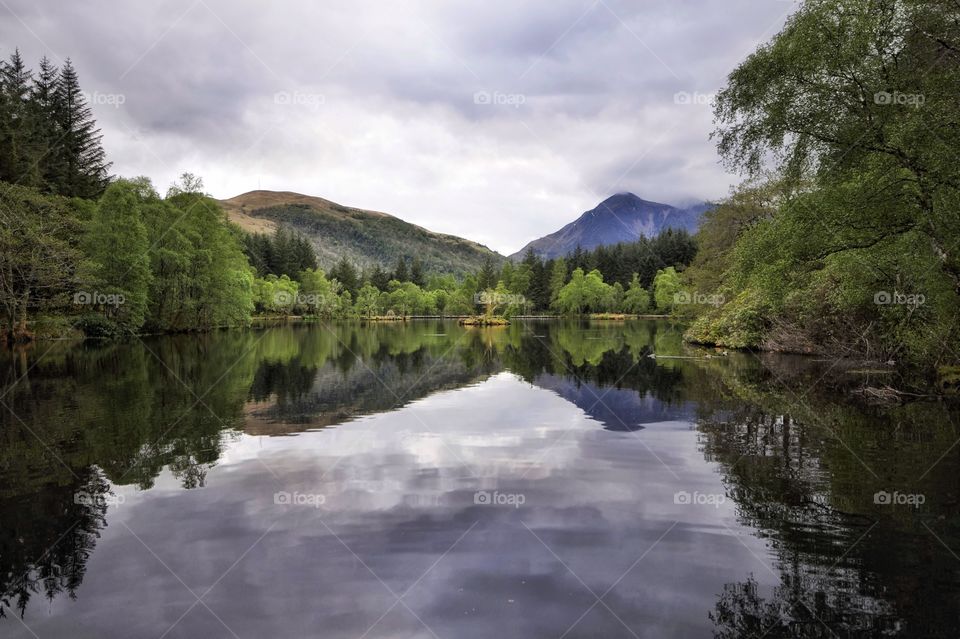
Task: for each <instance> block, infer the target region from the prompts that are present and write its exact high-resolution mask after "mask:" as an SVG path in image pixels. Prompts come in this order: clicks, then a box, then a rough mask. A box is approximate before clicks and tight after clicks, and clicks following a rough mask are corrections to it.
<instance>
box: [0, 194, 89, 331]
mask: <svg viewBox="0 0 960 639" xmlns="http://www.w3.org/2000/svg"><path fill="white" fill-rule="evenodd" d="M79 237H80V223H79V221H78V219H77V215H76V212H75V211H74V210H73V209H72V208H71V206H70V203H69V202H68V201H67V200H65V199H63V198H60V197H45V196H42V195H40V194H39V193H37V192H36V191H35V190H33V189H28V188H24V187H19V186H13V185H9V184H0V313H2V316H0V324H2V330H3V334H4V336H5V339H6V340H7V341H21V340H27V339H29V338H30V331H29V328H28V326H27V322H28V319H29V318H30V317H31V316H32V315H34V314H36V313H42V312H51V311H54V310H58V309H64V308H68V307H69V305H70V302H71V299H70V296H71V295H72V294H73V292H74V287H75V284H76V277H77V271H78V269H79V267H80V262H81V258H82V255H81V252H80V251H79V248H78V246H77V238H79Z"/></svg>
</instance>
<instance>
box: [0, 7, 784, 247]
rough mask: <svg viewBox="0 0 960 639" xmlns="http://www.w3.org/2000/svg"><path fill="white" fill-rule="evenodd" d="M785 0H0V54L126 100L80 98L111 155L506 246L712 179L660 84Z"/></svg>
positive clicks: (704, 192) (706, 194) (230, 190)
mask: <svg viewBox="0 0 960 639" xmlns="http://www.w3.org/2000/svg"><path fill="white" fill-rule="evenodd" d="M791 6H792V5H791V4H790V3H787V2H777V1H760V0H731V1H730V2H713V1H710V0H678V1H675V2H670V3H638V2H633V1H630V0H603V2H600V1H592V0H530V1H529V2H523V3H517V2H507V1H506V0H504V1H496V2H484V3H478V2H467V1H462V2H442V3H441V2H432V1H427V0H423V1H420V2H410V3H404V4H403V5H402V6H401V5H393V4H386V3H378V2H358V1H356V0H337V1H333V2H324V3H307V2H302V3H280V4H274V5H270V6H269V7H265V6H264V5H262V4H260V3H254V2H230V1H228V0H204V1H203V2H196V3H194V2H193V0H163V1H151V2H136V3H132V2H119V1H118V0H94V1H92V2H88V3H84V4H83V5H81V4H77V3H66V4H64V3H62V2H55V1H54V0H9V1H8V3H6V5H5V6H4V7H0V15H3V20H2V21H0V42H3V43H4V44H5V45H6V46H5V47H4V48H3V49H2V50H0V53H2V54H4V55H6V54H8V53H9V51H10V49H11V48H12V46H14V45H19V46H20V47H21V49H22V51H23V53H24V55H25V56H26V57H27V59H28V60H30V61H31V63H32V64H34V65H35V64H36V60H37V59H38V58H39V57H40V56H41V55H43V54H47V55H50V56H51V58H53V59H55V60H62V59H64V58H66V57H68V56H69V57H71V58H72V59H73V61H74V63H75V65H76V66H77V68H78V71H79V73H80V77H81V82H82V84H83V86H84V88H85V89H87V90H88V91H98V92H101V93H122V94H123V95H124V96H125V102H124V104H123V105H122V106H121V107H119V108H112V107H109V106H107V107H105V106H103V105H95V112H96V115H97V117H98V119H99V121H100V124H101V126H102V128H103V131H104V143H105V145H106V147H107V151H108V153H109V154H110V156H111V159H113V160H114V170H115V171H117V172H118V173H121V174H147V175H150V176H152V177H154V179H155V181H156V182H157V183H158V185H159V186H161V187H163V186H165V184H166V182H167V181H168V180H169V179H171V178H172V177H173V175H175V174H176V172H177V171H178V170H186V169H190V170H194V171H196V172H199V173H202V174H204V175H205V176H206V178H207V179H206V183H207V187H208V188H209V189H210V190H211V191H212V192H213V193H214V194H216V195H218V196H223V197H227V196H230V195H234V194H236V193H238V192H241V191H244V190H249V189H252V188H256V187H257V184H258V183H259V182H261V180H263V181H265V182H266V183H264V184H262V186H263V187H264V188H277V189H299V190H304V191H307V192H310V193H312V194H316V195H321V196H324V197H330V198H334V199H338V200H340V201H343V202H344V203H346V204H351V205H356V206H369V207H374V208H378V209H380V210H385V211H388V212H391V213H395V214H399V215H401V216H403V217H405V218H406V219H409V220H410V221H412V222H415V223H418V224H422V225H424V226H427V227H429V228H434V229H436V230H440V231H445V232H453V233H457V234H460V235H464V236H467V237H470V238H472V239H478V240H480V241H484V242H488V243H490V244H491V245H492V246H493V247H494V248H497V249H498V250H501V251H508V250H510V249H511V248H513V247H516V246H521V245H523V244H524V243H525V242H526V241H527V240H529V239H532V237H535V236H538V235H542V234H545V233H547V232H551V231H553V230H555V228H556V227H557V226H559V224H558V223H563V222H566V221H569V220H570V219H573V218H574V217H575V216H576V215H577V214H579V212H580V211H582V210H585V209H588V208H591V207H592V206H594V205H595V204H596V198H597V197H598V196H599V197H604V196H606V195H609V192H605V190H606V189H611V188H613V189H614V190H617V191H620V190H632V191H634V192H637V193H638V194H640V195H642V196H643V197H646V198H673V199H684V198H691V197H700V198H711V197H720V196H722V195H724V194H725V193H726V192H727V190H728V188H729V185H730V184H731V183H733V182H736V181H737V178H736V176H731V175H727V174H725V173H724V172H723V170H722V169H721V168H720V167H719V166H718V165H717V163H716V153H715V149H714V146H713V144H712V142H710V140H709V139H708V134H709V132H710V130H711V128H712V124H711V120H710V115H709V109H708V108H707V107H690V106H681V105H677V104H675V103H674V94H676V93H677V92H680V91H686V92H689V93H703V94H706V93H710V92H713V91H716V90H717V89H718V88H720V87H721V86H722V85H723V82H724V78H725V75H726V73H728V72H729V71H730V70H731V69H732V68H733V67H734V66H735V64H736V63H737V62H739V61H740V60H741V59H743V57H745V56H746V55H747V54H748V53H749V52H750V51H751V50H752V48H753V47H754V46H755V45H756V43H757V42H758V41H760V40H762V39H767V38H769V37H770V35H771V34H772V33H774V32H775V31H776V30H777V29H779V27H780V25H781V24H782V22H783V20H784V19H785V17H786V14H787V12H788V11H789V10H790V8H791ZM8 7H9V8H8ZM278 92H287V93H288V94H291V95H297V96H301V97H302V98H303V99H302V100H301V103H297V104H292V105H291V104H278V103H277V102H276V101H275V99H274V96H275V94H277V93H278ZM478 92H481V93H482V92H486V93H487V94H490V95H491V96H498V97H497V98H495V99H492V100H491V101H492V102H494V103H493V104H490V103H486V104H485V103H484V102H483V100H482V99H477V98H476V95H477V94H478ZM304 96H305V97H304ZM311 100H313V102H311ZM497 100H500V103H497V102H496V101H497ZM131 132H136V133H135V134H133V133H131ZM661 137H662V138H663V139H660V138H661ZM653 141H656V144H655V145H653V148H648V147H650V146H651V145H652V142H653ZM244 152H246V154H244ZM644 152H646V153H647V155H645V156H644V157H643V158H642V159H641V161H639V162H636V160H637V157H638V155H639V154H642V153H644ZM635 162H636V164H634V163H635ZM465 193H468V194H469V196H468V197H465V196H464V194H465ZM504 193H509V194H510V197H511V200H510V202H509V203H507V202H505V201H504V195H503V194H504ZM451 208H455V209H456V210H458V211H460V212H461V213H462V215H461V216H459V217H456V218H454V217H451V216H450V215H449V214H448V211H449V210H451ZM568 209H569V210H568Z"/></svg>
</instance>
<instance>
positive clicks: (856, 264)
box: [688, 0, 960, 370]
mask: <svg viewBox="0 0 960 639" xmlns="http://www.w3.org/2000/svg"><path fill="white" fill-rule="evenodd" d="M951 16H955V10H954V8H950V7H949V5H948V4H946V3H943V2H928V3H920V2H905V1H901V2H885V3H851V2H841V1H840V0H807V1H806V2H805V3H804V4H803V5H802V6H801V7H800V9H799V10H798V11H797V12H796V13H795V14H794V15H793V16H791V18H790V19H789V20H788V22H787V25H786V27H785V28H784V30H783V31H782V32H781V33H780V34H778V35H777V36H776V37H775V38H774V39H773V40H772V41H771V42H770V43H768V44H766V45H763V46H761V47H760V48H759V49H758V50H757V51H756V52H755V53H754V54H753V55H752V56H750V57H749V58H748V59H747V60H746V61H745V62H744V63H743V64H741V65H740V66H739V67H738V68H737V69H736V70H735V71H734V72H733V73H732V74H731V75H730V79H729V83H728V86H727V87H726V88H725V89H724V90H723V91H722V92H721V93H720V95H719V96H718V100H717V105H716V115H717V121H718V124H719V126H718V129H717V131H716V133H715V135H716V137H717V140H718V147H719V150H720V152H721V154H722V155H723V156H724V159H725V160H726V161H727V162H728V164H729V165H730V166H732V167H736V168H742V169H746V170H747V171H748V172H751V173H752V174H753V175H759V174H760V169H761V167H762V166H763V165H764V163H765V162H766V160H767V159H768V158H773V159H775V160H777V161H778V163H777V165H776V166H775V169H776V174H775V178H774V179H773V180H769V181H767V182H763V181H757V182H754V183H751V184H748V185H747V186H746V187H744V188H742V189H741V190H740V191H738V192H737V193H734V195H733V196H732V197H731V198H730V199H729V200H728V201H727V202H725V203H724V204H722V205H721V206H720V207H718V208H717V209H715V211H714V212H713V213H711V214H708V216H707V218H706V219H705V223H704V226H703V228H702V231H701V253H700V254H699V255H698V256H697V259H696V260H695V262H694V265H693V267H692V268H691V269H690V272H689V274H688V278H689V279H688V281H689V283H691V284H692V285H693V286H694V287H695V288H710V289H712V290H715V291H717V292H719V293H720V294H722V295H723V296H724V297H725V298H726V299H727V300H728V301H727V303H726V304H725V305H724V306H722V307H721V308H718V309H713V310H710V311H708V312H707V313H705V314H704V315H703V316H702V317H701V318H699V319H698V321H697V322H696V323H695V324H694V325H693V327H692V328H691V330H690V333H689V337H690V338H691V339H695V340H699V341H708V342H713V343H722V344H728V345H745V346H764V347H767V348H774V349H780V350H791V351H801V352H820V353H829V354H834V355H836V354H846V355H853V356H858V357H864V358H869V359H875V360H880V361H886V360H887V359H893V360H896V361H901V362H907V363H911V364H917V365H919V366H921V367H923V368H926V369H927V370H932V368H933V367H935V366H937V365H944V364H950V363H952V362H956V361H960V353H958V352H957V350H956V348H954V347H953V346H952V345H954V344H957V343H958V339H960V322H958V321H957V320H958V317H960V216H957V214H956V211H957V210H958V208H960V165H958V164H957V162H956V149H957V148H960V129H958V128H957V126H956V122H957V121H958V120H960V104H958V103H957V101H956V99H955V96H956V95H957V94H958V93H960V64H958V63H960V53H958V52H960V49H958V42H960V23H957V21H956V20H955V19H954V18H951Z"/></svg>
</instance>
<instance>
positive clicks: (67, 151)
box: [50, 58, 110, 198]
mask: <svg viewBox="0 0 960 639" xmlns="http://www.w3.org/2000/svg"><path fill="white" fill-rule="evenodd" d="M54 114H55V118H56V122H57V127H58V133H59V141H58V142H57V143H56V146H55V148H54V151H53V153H52V154H51V155H52V157H51V158H50V162H51V164H52V167H53V174H52V178H53V184H52V190H53V191H54V192H55V193H58V194H60V195H65V196H67V197H82V198H94V197H97V196H99V195H100V194H101V193H102V192H103V190H104V189H105V188H106V186H107V182H108V181H109V175H108V171H109V169H110V163H109V162H107V161H106V156H105V153H104V151H103V147H102V145H101V138H102V137H103V136H102V135H101V133H100V129H98V128H97V123H96V121H95V120H94V119H93V112H92V111H91V110H90V107H89V106H88V105H87V100H86V98H85V97H84V95H83V92H82V91H81V89H80V81H79V79H78V77H77V72H76V70H75V69H74V68H73V63H72V62H71V61H70V59H69V58H68V59H67V61H66V62H65V63H64V65H63V68H62V69H60V78H59V81H58V82H57V86H56V90H55V93H54Z"/></svg>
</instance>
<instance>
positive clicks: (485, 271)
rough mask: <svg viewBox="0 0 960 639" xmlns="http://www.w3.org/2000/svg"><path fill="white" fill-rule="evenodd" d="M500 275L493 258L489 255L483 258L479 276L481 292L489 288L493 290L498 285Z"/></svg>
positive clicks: (478, 282)
mask: <svg viewBox="0 0 960 639" xmlns="http://www.w3.org/2000/svg"><path fill="white" fill-rule="evenodd" d="M499 279H500V278H499V274H498V273H497V267H496V265H494V263H493V258H492V257H490V256H489V255H487V256H486V257H484V258H483V265H482V266H481V267H480V272H479V273H478V274H477V287H478V288H479V290H481V291H485V290H487V289H488V288H493V287H494V286H496V285H497V281H498V280H499Z"/></svg>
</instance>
